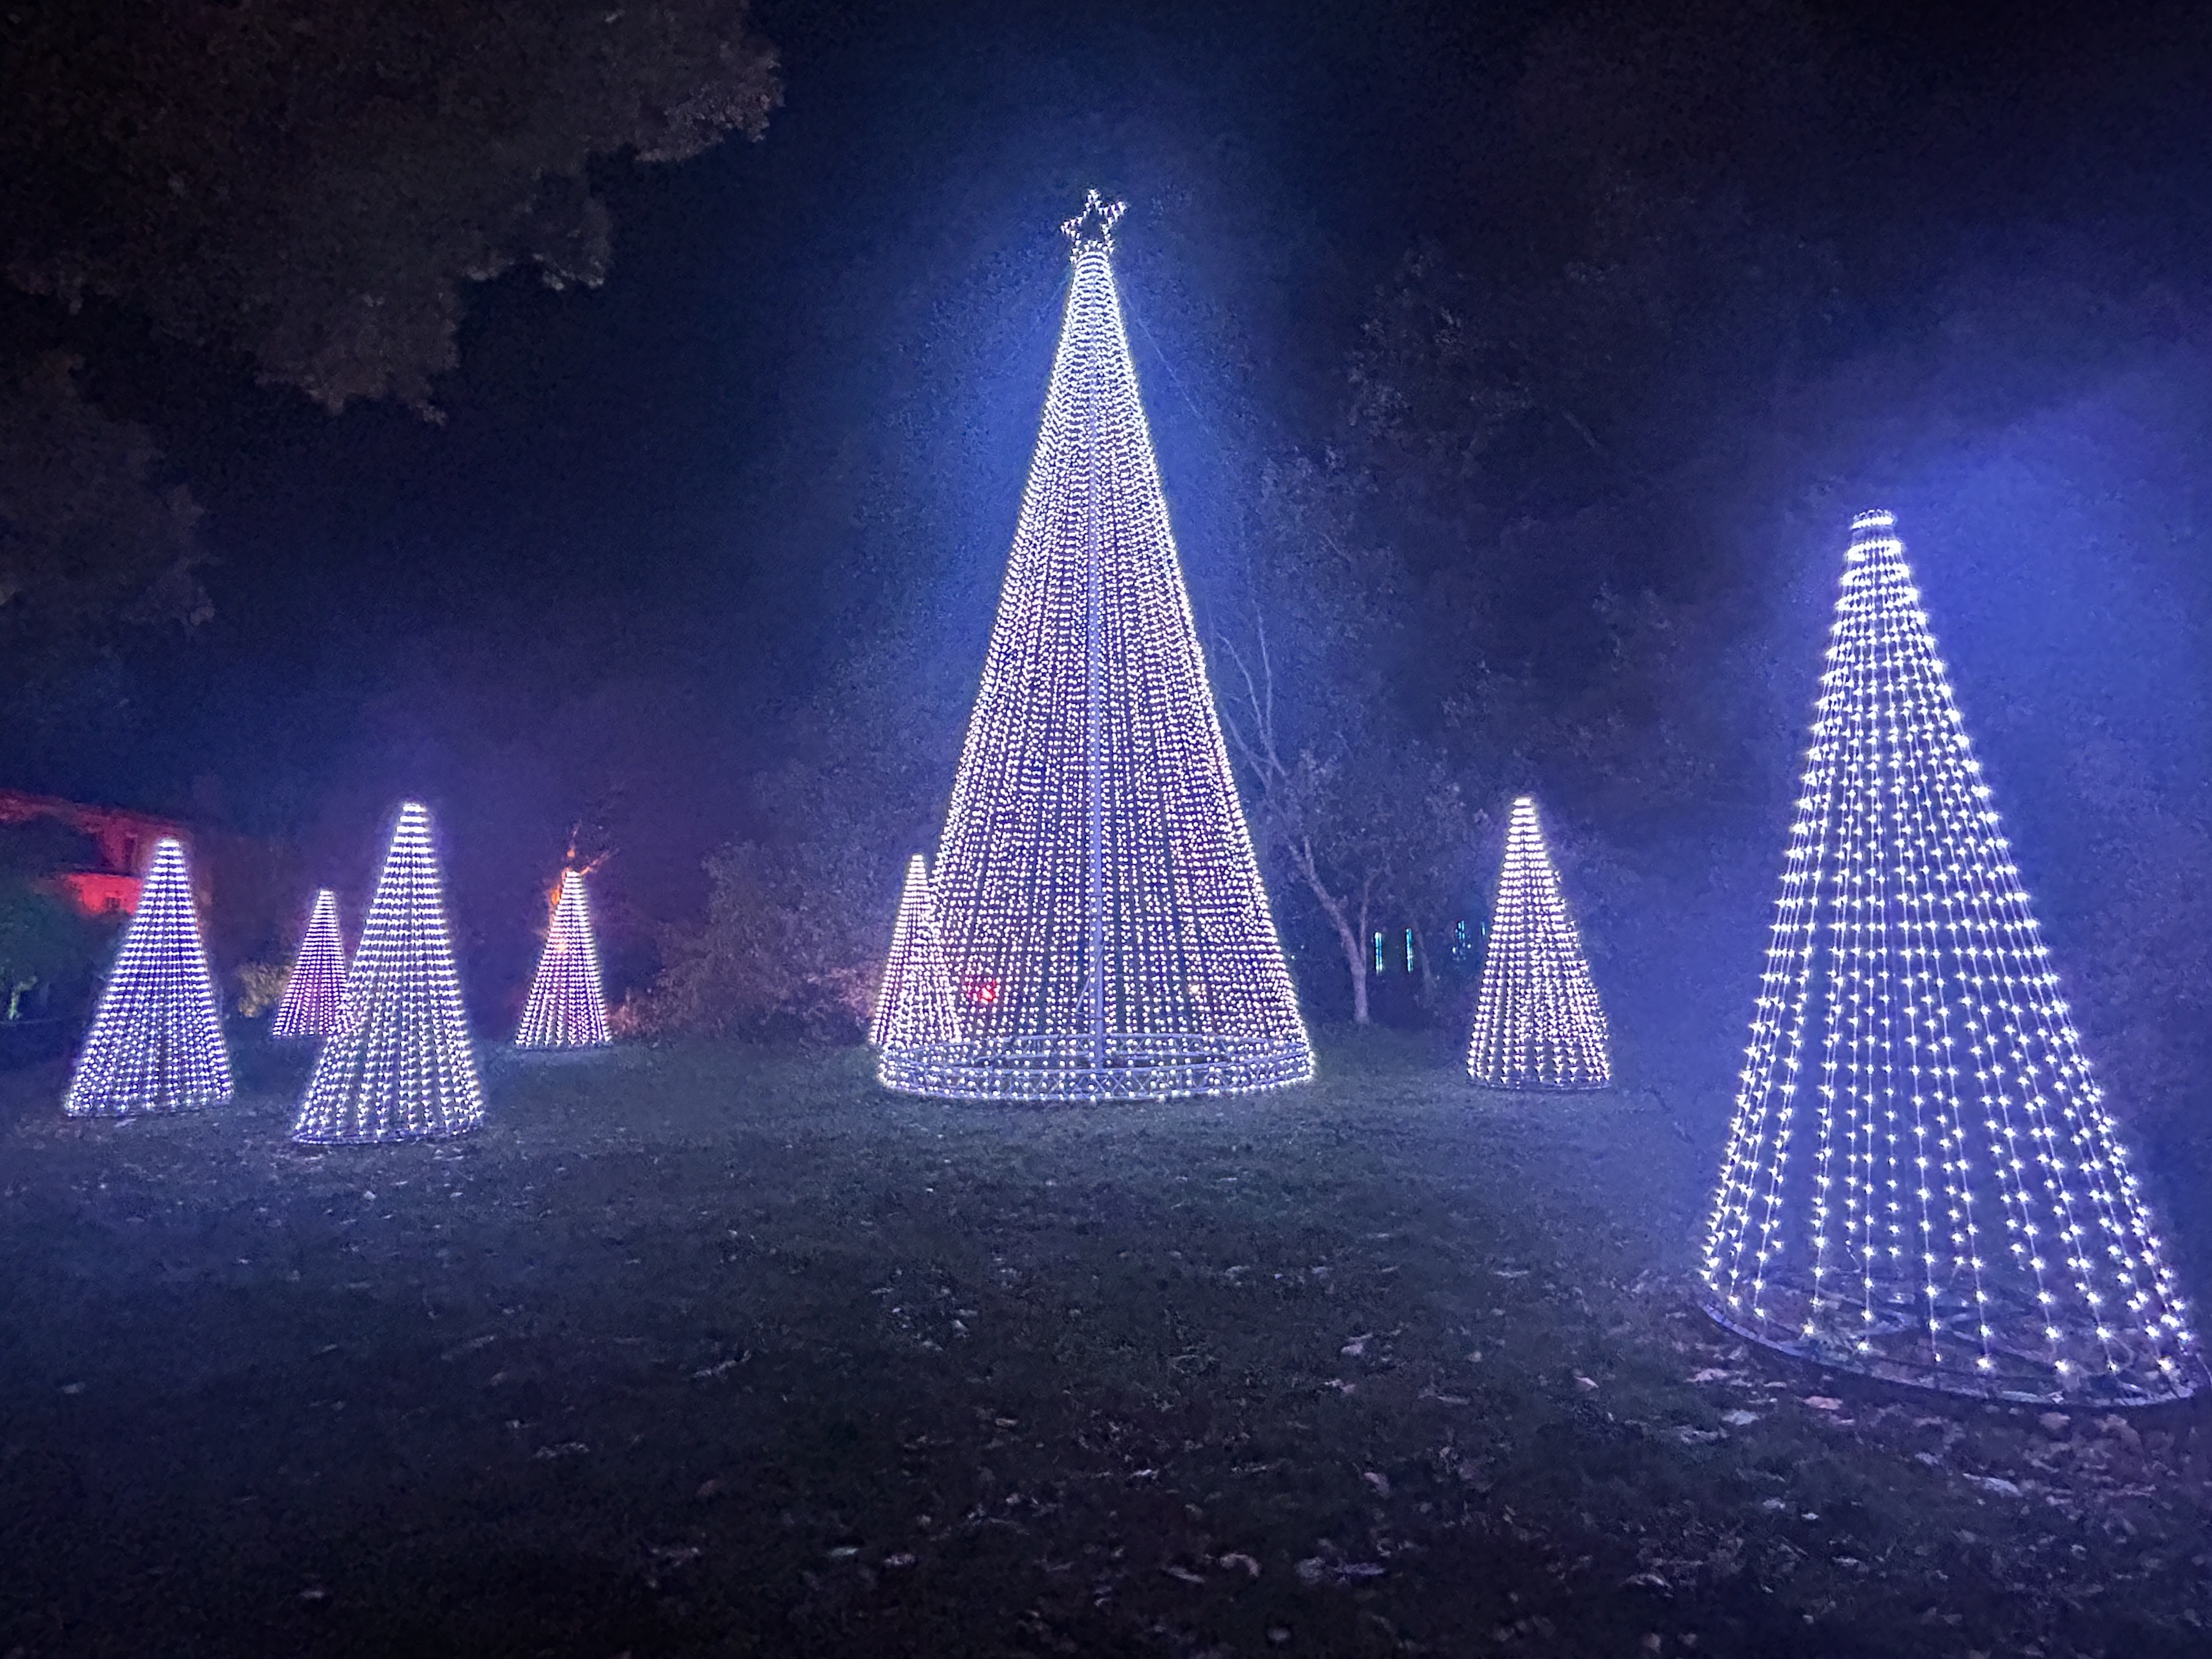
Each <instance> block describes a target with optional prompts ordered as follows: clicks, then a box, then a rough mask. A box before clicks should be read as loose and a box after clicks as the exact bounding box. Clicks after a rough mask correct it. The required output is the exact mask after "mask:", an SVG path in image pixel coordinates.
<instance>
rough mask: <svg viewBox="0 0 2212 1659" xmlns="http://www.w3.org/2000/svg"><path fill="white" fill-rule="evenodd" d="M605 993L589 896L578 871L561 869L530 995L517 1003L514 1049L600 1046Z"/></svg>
mask: <svg viewBox="0 0 2212 1659" xmlns="http://www.w3.org/2000/svg"><path fill="white" fill-rule="evenodd" d="M612 1041H613V1039H612V1038H611V1036H609V1035H608V1033H607V997H606V992H605V988H604V987H603V985H602V984H601V981H600V979H599V942H598V941H597V940H596V939H594V938H593V937H592V907H591V900H590V897H589V896H588V895H586V892H585V890H584V875H583V872H581V871H580V870H563V871H562V872H561V896H560V897H559V899H557V900H556V902H554V906H553V919H552V921H550V923H549V924H548V925H547V927H546V929H545V949H544V951H543V952H542V953H541V954H540V955H539V957H538V975H537V977H536V978H534V979H532V981H530V1000H529V1001H527V1002H526V1003H525V1004H524V1005H523V1008H522V1025H521V1028H520V1030H517V1031H516V1033H515V1036H514V1046H515V1047H516V1048H605V1047H606V1046H607V1044H608V1043H609V1042H612Z"/></svg>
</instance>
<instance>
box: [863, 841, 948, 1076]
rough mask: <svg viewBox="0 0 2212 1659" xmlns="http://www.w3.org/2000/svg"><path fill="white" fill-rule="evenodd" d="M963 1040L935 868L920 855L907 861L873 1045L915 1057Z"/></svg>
mask: <svg viewBox="0 0 2212 1659" xmlns="http://www.w3.org/2000/svg"><path fill="white" fill-rule="evenodd" d="M959 1039H960V1010H959V1005H958V1003H957V1001H956V1000H955V999H954V996H953V992H952V970H951V967H950V966H949V965H948V964H947V963H946V962H945V936H944V934H943V933H940V932H939V929H938V926H937V904H936V902H935V900H934V899H933V897H932V896H931V894H930V890H929V866H928V864H927V862H926V861H925V860H923V858H922V856H921V854H919V853H916V854H915V855H914V857H913V858H911V859H910V860H908V861H907V866H906V886H905V889H904V890H902V892H901V893H900V894H899V907H898V918H897V920H896V921H894V922H893V923H892V924H891V951H890V957H888V958H886V959H885V961H884V983H883V989H882V990H881V991H880V992H879V993H878V995H877V997H876V1013H875V1018H873V1019H872V1020H871V1021H870V1022H869V1024H868V1041H869V1042H871V1043H872V1044H873V1045H874V1046H875V1047H876V1048H878V1049H882V1048H898V1049H900V1050H901V1051H902V1052H905V1053H913V1052H915V1051H917V1050H921V1049H927V1048H946V1047H949V1046H950V1045H951V1044H953V1043H956V1042H958V1041H959Z"/></svg>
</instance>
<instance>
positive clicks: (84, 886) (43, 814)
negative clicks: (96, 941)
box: [0, 789, 191, 916]
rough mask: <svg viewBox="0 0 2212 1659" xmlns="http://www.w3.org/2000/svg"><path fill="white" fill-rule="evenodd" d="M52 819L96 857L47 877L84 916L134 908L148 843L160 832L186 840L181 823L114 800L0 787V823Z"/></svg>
mask: <svg viewBox="0 0 2212 1659" xmlns="http://www.w3.org/2000/svg"><path fill="white" fill-rule="evenodd" d="M42 821H43V822H47V823H58V824H60V825H62V826H63V827H64V829H70V830H74V831H75V832H76V834H78V835H80V836H84V837H86V838H87V839H88V840H89V841H90V842H92V844H93V846H94V848H95V849H96V852H97V861H96V863H95V864H94V866H92V867H90V868H87V869H82V870H58V871H56V872H54V873H53V875H52V878H51V879H52V882H53V884H54V886H55V888H56V889H58V890H60V891H62V892H64V893H66V894H68V895H69V896H70V900H71V902H74V903H75V904H76V907H77V908H78V909H80V910H82V911H83V912H84V914H85V915H88V916H97V915H106V914H107V913H108V912H110V911H115V910H120V911H122V912H124V913H125V915H128V914H130V913H131V912H132V911H135V910H136V909H137V908H138V878H139V876H140V874H141V873H142V872H143V871H144V870H145V868H146V866H147V865H149V863H151V862H152V861H153V858H154V843H155V842H158V841H160V840H161V838H162V837H163V836H174V837H176V839H178V840H179V841H181V842H185V843H186V844H187V845H189V844H190V843H191V836H189V835H188V834H186V833H185V829H184V826H183V825H181V824H178V823H170V822H169V821H168V820H167V818H157V817H153V816H151V815H150V814H149V813H145V812H132V811H126V810H125V809H124V808H122V807H119V806H86V805H82V804H81V803H79V802H76V801H73V800H61V799H57V798H55V797H54V796H52V795H27V794H24V793H21V791H20V790H15V789H0V823H38V822H42Z"/></svg>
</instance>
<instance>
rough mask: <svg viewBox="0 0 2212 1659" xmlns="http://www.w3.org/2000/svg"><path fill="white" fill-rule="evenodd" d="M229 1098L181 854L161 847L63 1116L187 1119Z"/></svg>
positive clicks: (226, 1058) (173, 845)
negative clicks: (178, 1115) (180, 1115)
mask: <svg viewBox="0 0 2212 1659" xmlns="http://www.w3.org/2000/svg"><path fill="white" fill-rule="evenodd" d="M230 1097H231V1079H230V1051H229V1050H228V1048H226V1047H225V1046H224V1042H223V1036H222V1011H221V1009H220V1008H219V1007H218V1006H217V1004H216V994H215V977H214V975H212V974H210V972H209V971H208V962H207V952H206V951H204V950H203V949H202V948H201V945H200V924H199V915H198V913H197V909H196V908H195V907H194V904H193V901H192V878H191V869H190V868H189V866H187V865H186V863H185V849H184V848H183V846H182V845H181V844H180V843H179V842H175V841H172V840H167V839H165V840H163V841H161V842H159V843H158V844H157V845H156V846H155V849H154V861H153V863H152V865H151V866H149V868H148V870H147V872H146V875H145V878H144V880H143V882H142V883H141V884H140V886H139V890H138V908H137V911H136V912H135V913H134V914H133V915H132V916H131V926H130V927H129V928H128V929H127V930H126V931H125V933H124V935H123V944H122V946H121V948H120V949H119V950H118V951H117V952H116V957H115V967H114V969H113V970H112V972H111V973H110V974H109V975H108V978H107V985H106V989H105V990H103V991H102V992H101V994H100V1006H99V1008H98V1010H97V1011H96V1012H94V1015H93V1018H92V1026H91V1029H90V1030H88V1031H87V1032H86V1034H85V1039H84V1047H83V1048H82V1051H81V1052H80V1053H79V1054H78V1055H77V1062H76V1070H75V1072H74V1073H71V1075H70V1085H69V1091H68V1093H67V1094H65V1095H64V1097H63V1098H62V1110H63V1111H64V1112H65V1113H67V1114H68V1115H70V1116H71V1117H92V1116H119V1115H125V1114H130V1113H137V1112H179V1111H189V1110H192V1109H196V1108H199V1107H204V1106H217V1105H221V1104H222V1103H224V1102H226V1101H228V1099H229V1098H230Z"/></svg>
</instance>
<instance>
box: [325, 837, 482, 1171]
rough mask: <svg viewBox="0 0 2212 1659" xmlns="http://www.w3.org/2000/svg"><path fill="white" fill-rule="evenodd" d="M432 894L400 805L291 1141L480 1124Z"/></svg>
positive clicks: (442, 919)
mask: <svg viewBox="0 0 2212 1659" xmlns="http://www.w3.org/2000/svg"><path fill="white" fill-rule="evenodd" d="M482 1121H483V1091H482V1090H481V1089H480V1088H479V1087H478V1085H477V1068H476V1051H475V1048H474V1045H473V1043H472V1042H471V1038H470V1036H469V1026H468V1017H467V1015H466V1013H465V1011H464V1010H463V1008H462V1006H461V982H460V976H459V974H458V973H457V972H456V971H455V970H454V967H453V945H452V944H451V942H450V941H449V940H448V939H447V933H446V908H445V898H444V895H443V892H442V884H441V881H440V878H439V874H438V856H437V851H436V848H435V847H434V846H433V844H432V842H431V838H430V815H429V813H428V811H426V810H424V809H423V808H422V806H421V805H417V804H416V802H414V801H409V802H407V803H406V804H405V805H403V806H402V807H401V808H400V811H399V822H398V825H397V826H396V827H395V828H394V829H393V830H392V846H391V850H390V851H389V852H388V853H386V855H385V860H384V871H383V873H382V874H381V875H380V877H379V878H377V884H376V896H375V897H374V899H372V900H371V901H370V902H369V907H368V919H367V920H366V921H363V922H362V930H361V945H360V948H359V949H358V950H356V951H355V952H354V958H353V966H352V968H351V969H349V971H348V973H347V975H346V982H345V994H344V996H343V1000H342V1013H341V1016H340V1022H339V1029H338V1030H337V1031H336V1032H334V1033H333V1034H332V1035H331V1037H330V1039H329V1040H328V1041H327V1042H325V1043H324V1044H323V1048H322V1052H321V1053H320V1054H319V1055H318V1056H317V1057H316V1060H315V1069H314V1073H313V1076H312V1077H310V1078H309V1079H308V1081H307V1095H306V1097H305V1098H304V1099H302V1100H301V1103H300V1115H299V1118H298V1121H296V1122H295V1124H294V1126H293V1128H292V1139H295V1140H298V1141H305V1142H315V1143H341V1142H368V1141H385V1140H414V1139H424V1138H427V1137H432V1136H440V1135H453V1134H460V1133H465V1131H467V1130H470V1129H473V1128H475V1127H477V1124H479V1123H481V1122H482Z"/></svg>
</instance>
